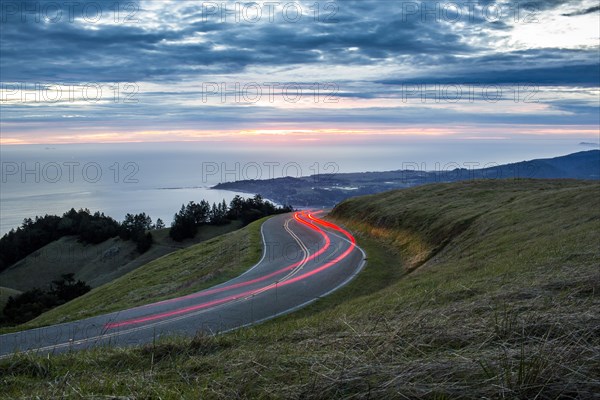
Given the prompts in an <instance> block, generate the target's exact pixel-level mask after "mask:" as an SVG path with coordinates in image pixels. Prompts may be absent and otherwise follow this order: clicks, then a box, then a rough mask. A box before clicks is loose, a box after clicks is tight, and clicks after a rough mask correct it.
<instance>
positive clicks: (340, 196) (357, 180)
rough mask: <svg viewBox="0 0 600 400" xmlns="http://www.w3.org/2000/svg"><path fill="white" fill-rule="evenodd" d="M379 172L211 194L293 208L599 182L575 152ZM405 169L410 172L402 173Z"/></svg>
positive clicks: (598, 167)
mask: <svg viewBox="0 0 600 400" xmlns="http://www.w3.org/2000/svg"><path fill="white" fill-rule="evenodd" d="M409 164H414V165H407V166H405V168H406V169H403V170H396V171H384V172H357V173H340V174H321V175H311V176H306V177H298V178H294V177H282V178H277V179H264V180H241V181H236V182H226V183H220V184H218V185H216V186H214V189H223V190H234V191H239V192H247V193H260V194H261V195H262V196H264V197H266V198H269V199H272V200H273V201H276V202H278V203H280V204H290V205H292V206H294V207H323V206H326V207H330V206H333V205H335V204H337V203H339V202H340V201H343V200H345V199H347V198H350V197H356V196H361V195H367V194H374V193H381V192H385V191H388V190H392V189H399V188H407V187H413V186H418V185H424V184H428V183H441V182H458V181H464V180H474V179H506V178H535V179H556V178H569V179H586V180H598V179H600V150H589V151H581V152H578V153H573V154H569V155H566V156H560V157H554V158H548V159H537V160H530V161H522V162H517V163H512V164H505V165H496V166H490V167H487V168H481V169H467V168H457V167H456V165H454V164H452V165H448V166H446V167H441V168H440V170H438V171H423V170H420V168H421V167H420V165H418V164H415V163H409ZM408 168H411V169H408Z"/></svg>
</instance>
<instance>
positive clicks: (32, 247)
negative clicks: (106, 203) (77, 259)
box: [0, 208, 120, 271]
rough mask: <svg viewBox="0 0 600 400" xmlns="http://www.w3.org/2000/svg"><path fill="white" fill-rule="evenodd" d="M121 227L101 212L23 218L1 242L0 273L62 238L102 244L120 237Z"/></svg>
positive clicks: (73, 212)
mask: <svg viewBox="0 0 600 400" xmlns="http://www.w3.org/2000/svg"><path fill="white" fill-rule="evenodd" d="M119 228H120V224H119V223H118V222H117V221H115V220H114V219H112V218H111V217H107V216H105V215H104V214H103V213H99V212H96V213H94V214H92V213H90V211H89V210H87V209H85V210H83V209H82V210H79V211H75V209H73V208H72V209H71V210H70V211H67V212H66V213H64V214H63V216H62V217H59V216H56V215H45V216H43V217H35V219H33V220H32V219H31V218H26V219H24V220H23V224H22V225H21V226H20V227H19V228H17V229H16V230H15V229H12V230H11V231H10V232H8V233H7V234H5V235H4V236H3V237H2V238H1V239H0V271H2V270H4V269H6V268H8V267H9V266H10V265H12V264H14V263H15V262H17V261H19V260H20V259H22V258H24V257H25V256H27V255H28V254H31V253H32V252H34V251H36V250H38V249H40V248H42V247H44V246H45V245H47V244H48V243H51V242H53V241H55V240H58V239H60V238H61V237H63V236H77V237H78V238H79V240H81V241H82V242H86V243H101V242H103V241H105V240H107V239H109V238H111V237H115V236H117V235H118V234H119Z"/></svg>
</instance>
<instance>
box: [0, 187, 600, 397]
mask: <svg viewBox="0 0 600 400" xmlns="http://www.w3.org/2000/svg"><path fill="white" fill-rule="evenodd" d="M599 195H600V185H599V184H598V183H586V182H576V181H537V180H525V181H522V180H506V181H499V180H496V181H474V182H465V183H456V184H442V185H430V186H423V187H419V188H414V189H408V190H402V191H396V192H389V193H385V194H381V195H375V196H369V197H364V198H356V199H352V200H349V201H347V202H344V203H343V204H342V205H340V206H339V207H337V208H336V209H335V210H334V212H333V213H332V218H334V219H335V220H336V221H338V222H340V223H343V224H345V225H346V226H347V227H349V228H351V229H352V230H353V231H354V232H355V234H356V236H357V238H358V241H359V244H360V245H361V246H362V247H363V248H364V249H365V250H366V252H367V254H368V264H367V266H366V267H365V270H364V271H363V272H362V273H361V274H359V275H358V276H357V278H356V279H355V280H354V281H352V282H351V283H350V284H349V285H347V286H346V287H344V288H342V289H340V290H339V291H338V292H336V293H334V294H333V295H332V296H330V297H328V298H326V299H322V300H320V301H318V302H317V303H314V304H313V305H311V306H309V307H307V308H306V309H303V310H301V311H299V312H297V313H294V314H290V315H287V316H285V317H281V318H277V319H275V320H272V321H269V322H267V323H264V324H262V325H259V326H255V327H252V328H249V329H242V330H239V331H236V332H232V333H229V334H226V335H221V336H216V337H208V336H202V335H201V336H198V337H196V338H195V339H193V340H191V339H186V338H165V339H161V340H159V341H158V342H157V343H154V344H151V345H146V346H142V347H138V348H133V349H115V348H109V349H96V350H91V351H86V352H80V353H73V354H64V355H58V356H54V357H51V358H49V359H47V358H43V357H37V356H34V355H17V356H14V357H12V358H10V359H7V360H4V361H1V362H0V381H2V385H1V388H0V396H2V395H4V396H5V397H8V398H21V397H28V398H31V397H35V396H39V397H42V398H49V397H61V398H62V397H69V398H82V397H86V396H92V395H93V396H97V397H98V398H102V397H111V396H113V397H116V396H128V397H132V398H152V399H154V398H162V399H180V398H186V399H196V398H203V399H204V398H222V399H236V398H281V399H293V398H304V399H331V398H365V399H366V398H372V399H375V398H386V399H396V398H397V399H403V398H417V397H418V398H430V399H444V398H538V399H553V398H559V397H564V398H590V397H592V396H593V395H595V394H596V393H598V392H599V391H600V380H599V378H598V377H599V376H600V340H599V339H598V338H599V337H600V330H599V326H600V312H599V310H600V307H599V306H600V302H599V301H598V291H599V290H600V286H599V282H600V275H599V269H598V265H599V261H600V249H599V246H598V245H599V243H598V232H599V231H600V215H599V212H598V210H599V209H600V207H599V206H600V204H599V200H598V199H599V198H600V196H599Z"/></svg>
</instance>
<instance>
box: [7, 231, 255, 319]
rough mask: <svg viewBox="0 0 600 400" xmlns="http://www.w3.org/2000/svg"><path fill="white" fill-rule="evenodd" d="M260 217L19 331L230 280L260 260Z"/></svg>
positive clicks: (97, 290)
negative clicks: (241, 227) (245, 225)
mask: <svg viewBox="0 0 600 400" xmlns="http://www.w3.org/2000/svg"><path fill="white" fill-rule="evenodd" d="M263 221H264V219H263V220H260V221H256V222H254V223H252V224H250V225H248V226H247V227H245V228H243V229H239V230H237V231H235V232H230V233H227V234H224V235H221V236H218V237H216V238H213V239H209V240H206V241H204V242H202V243H199V244H196V245H192V246H189V247H187V248H184V249H180V250H178V251H175V252H171V253H170V254H167V255H165V256H163V257H160V258H157V259H155V260H153V261H150V262H149V263H148V264H146V265H144V266H142V267H140V268H138V269H136V270H134V271H132V272H130V273H128V274H126V275H123V276H122V277H120V278H118V279H115V280H114V281H111V282H109V283H107V284H105V285H103V286H100V287H98V288H95V289H93V290H92V291H90V292H89V293H86V294H85V295H83V296H81V297H78V298H76V299H75V300H72V301H70V302H68V303H66V304H64V305H62V306H60V307H57V308H54V309H52V310H50V311H48V312H46V313H44V314H42V315H40V316H39V317H37V318H36V319H34V320H32V321H30V322H28V323H26V324H24V325H21V326H20V327H19V329H24V328H26V327H35V326H41V325H48V324H53V323H60V322H66V321H72V320H76V319H81V318H85V317H89V316H93V315H98V314H103V313H107V312H111V311H117V310H122V309H125V308H129V307H134V306H137V305H142V304H147V303H150V302H154V301H160V300H164V299H168V298H172V297H177V296H182V295H186V294H189V293H194V292H196V291H198V290H200V289H204V288H206V287H210V286H213V285H215V284H217V283H221V282H224V281H226V280H228V279H231V278H233V277H235V276H237V275H239V274H241V273H242V272H244V271H245V270H247V269H248V268H249V267H250V266H251V265H253V264H255V263H256V262H257V261H258V260H259V258H260V256H261V254H262V246H261V236H260V226H261V225H262V222H263ZM221 228H222V227H221ZM212 232H215V231H214V230H212ZM195 239H196V240H197V238H195Z"/></svg>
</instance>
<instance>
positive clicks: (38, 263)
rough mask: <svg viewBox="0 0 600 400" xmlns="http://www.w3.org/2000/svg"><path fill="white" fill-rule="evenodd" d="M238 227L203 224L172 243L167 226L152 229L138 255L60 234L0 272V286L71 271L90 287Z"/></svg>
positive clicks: (41, 282)
mask: <svg viewBox="0 0 600 400" xmlns="http://www.w3.org/2000/svg"><path fill="white" fill-rule="evenodd" d="M240 227H241V223H240V222H239V221H235V222H232V223H230V224H228V225H224V226H203V227H201V228H200V229H199V231H198V234H197V235H196V237H195V238H194V239H192V240H187V241H184V242H181V243H178V242H174V241H173V240H171V239H170V238H169V236H168V233H169V229H161V230H158V231H153V232H152V235H153V237H154V241H155V243H154V244H153V245H152V247H151V248H150V249H149V250H148V251H147V252H145V253H144V254H142V255H140V254H139V253H138V252H137V251H136V249H135V243H133V242H131V241H122V240H120V239H119V238H113V239H109V240H106V241H105V242H103V243H100V244H97V245H91V244H84V243H80V242H78V241H77V239H76V238H75V237H63V238H61V239H59V240H57V241H55V242H52V243H50V244H48V245H46V246H44V247H43V248H41V249H39V250H38V251H36V252H34V253H32V254H30V255H29V256H27V257H25V258H24V259H23V260H21V261H19V262H17V263H15V264H14V265H12V266H11V267H10V268H9V269H7V270H5V271H2V272H1V273H0V282H2V285H4V286H7V287H11V288H14V289H18V290H22V291H24V290H29V289H32V288H34V287H47V286H49V285H50V283H51V282H52V281H53V280H56V279H59V278H60V275H61V274H66V273H70V272H73V273H75V278H77V279H81V280H83V281H85V282H86V283H88V284H89V285H91V286H92V287H98V286H101V285H103V284H105V283H107V282H110V281H112V280H114V279H116V278H118V277H120V276H122V275H124V274H126V273H128V272H130V271H133V270H135V269H136V268H138V267H140V266H142V265H144V264H147V263H148V262H150V261H152V260H154V259H156V258H159V257H162V256H164V255H165V254H169V253H172V252H173V251H175V250H178V249H180V248H184V247H188V246H191V245H193V244H196V243H200V242H202V241H204V240H208V239H211V238H213V237H216V236H219V235H222V234H224V233H227V232H231V231H234V230H236V229H239V228H240Z"/></svg>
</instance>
